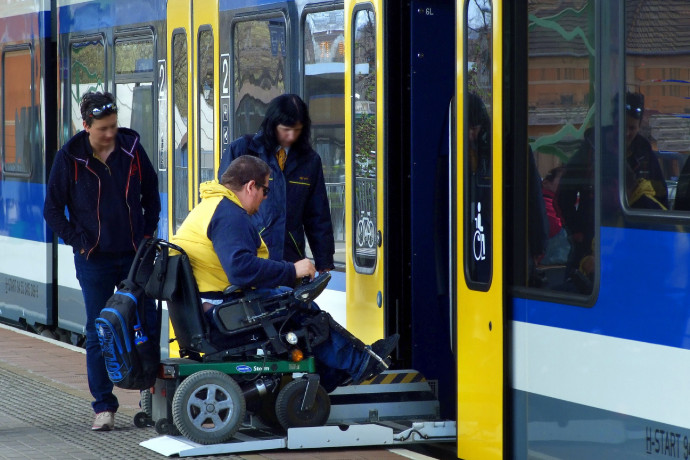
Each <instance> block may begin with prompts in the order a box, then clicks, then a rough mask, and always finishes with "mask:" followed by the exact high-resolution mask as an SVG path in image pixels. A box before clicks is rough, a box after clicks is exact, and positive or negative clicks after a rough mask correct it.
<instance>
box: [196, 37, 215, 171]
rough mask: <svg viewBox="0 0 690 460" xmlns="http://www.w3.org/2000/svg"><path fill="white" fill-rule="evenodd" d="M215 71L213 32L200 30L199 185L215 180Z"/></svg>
mask: <svg viewBox="0 0 690 460" xmlns="http://www.w3.org/2000/svg"><path fill="white" fill-rule="evenodd" d="M214 80H215V69H214V66H213V32H212V31H211V30H202V31H201V32H199V79H198V81H199V123H198V125H199V133H198V135H197V142H198V143H199V146H198V149H197V151H198V152H199V183H202V182H206V181H208V180H212V179H213V178H215V173H214V172H215V170H214V168H213V147H214V145H215V140H214V135H215V128H214V120H213V107H214V103H213V101H214V99H215V95H214V93H213V82H214Z"/></svg>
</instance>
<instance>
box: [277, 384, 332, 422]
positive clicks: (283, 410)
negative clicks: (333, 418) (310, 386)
mask: <svg viewBox="0 0 690 460" xmlns="http://www.w3.org/2000/svg"><path fill="white" fill-rule="evenodd" d="M306 389H307V381H306V380H305V379H298V380H293V381H292V382H290V383H288V384H287V385H285V386H284V387H283V389H282V390H280V393H278V399H277V400H276V416H277V417H278V421H279V422H280V425H281V426H282V427H283V428H285V429H286V430H287V429H288V428H301V427H307V426H323V425H325V424H326V421H327V420H328V416H329V415H330V413H331V400H330V398H329V397H328V393H326V390H325V389H324V388H323V387H322V386H321V385H319V388H318V389H317V390H316V399H315V401H314V404H313V405H312V407H311V409H309V410H301V406H302V400H303V399H304V392H305V391H306Z"/></svg>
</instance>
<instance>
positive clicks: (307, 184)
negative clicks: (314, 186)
mask: <svg viewBox="0 0 690 460" xmlns="http://www.w3.org/2000/svg"><path fill="white" fill-rule="evenodd" d="M288 182H290V183H291V184H297V185H306V186H310V185H311V184H310V183H308V182H297V181H296V180H291V181H288Z"/></svg>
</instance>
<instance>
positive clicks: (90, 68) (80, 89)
mask: <svg viewBox="0 0 690 460" xmlns="http://www.w3.org/2000/svg"><path fill="white" fill-rule="evenodd" d="M70 81H71V95H70V103H69V107H70V120H71V125H70V126H69V127H67V128H68V129H69V133H67V138H68V139H69V138H70V137H71V136H73V135H74V134H76V133H77V131H81V130H82V119H81V111H80V109H79V104H80V102H81V97H82V96H83V95H84V93H88V92H89V91H105V90H106V89H105V45H104V43H103V37H102V36H98V37H96V38H94V39H91V40H87V41H79V42H73V43H72V44H71V46H70Z"/></svg>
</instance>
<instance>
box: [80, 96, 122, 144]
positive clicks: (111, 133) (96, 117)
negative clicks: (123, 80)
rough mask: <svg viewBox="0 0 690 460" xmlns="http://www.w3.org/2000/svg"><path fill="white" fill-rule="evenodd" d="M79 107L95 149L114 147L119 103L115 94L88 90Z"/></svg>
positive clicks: (85, 128)
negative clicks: (116, 103) (116, 101)
mask: <svg viewBox="0 0 690 460" xmlns="http://www.w3.org/2000/svg"><path fill="white" fill-rule="evenodd" d="M79 108H80V109H81V118H82V120H83V121H82V123H83V125H84V130H85V131H86V132H87V133H89V142H91V145H92V146H93V147H94V149H100V148H108V147H112V144H113V142H114V141H115V136H116V135H117V105H115V98H114V97H113V95H112V94H110V93H100V92H98V93H94V92H88V93H86V94H84V95H83V96H82V98H81V104H80V106H79Z"/></svg>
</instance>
